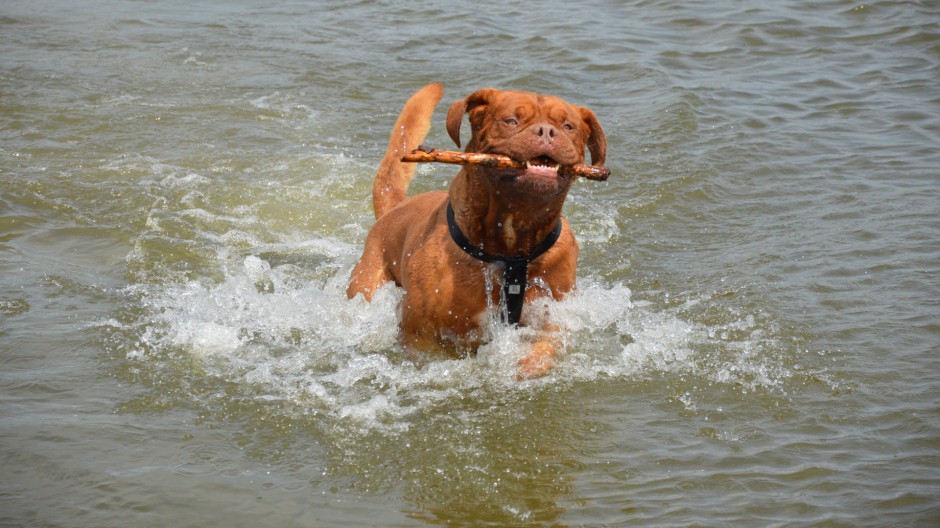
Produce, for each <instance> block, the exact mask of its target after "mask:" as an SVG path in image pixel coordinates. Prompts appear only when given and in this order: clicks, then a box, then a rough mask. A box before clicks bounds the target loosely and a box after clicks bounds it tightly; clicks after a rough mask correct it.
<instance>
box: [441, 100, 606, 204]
mask: <svg viewBox="0 0 940 528" xmlns="http://www.w3.org/2000/svg"><path fill="white" fill-rule="evenodd" d="M465 113H466V114H469V115H470V128H471V138H470V141H469V142H468V143H467V149H466V150H467V152H485V153H488V154H502V155H504V156H509V157H510V158H512V159H514V160H516V161H523V162H527V163H528V167H527V168H526V169H485V168H479V169H478V170H480V171H482V172H484V173H485V174H486V175H488V176H490V177H493V178H497V179H498V180H499V181H500V182H501V183H503V184H504V185H509V186H511V187H513V188H516V189H518V190H520V191H523V192H527V193H530V194H532V193H535V194H543V195H557V194H561V193H563V192H565V191H567V189H568V187H569V186H570V185H571V181H572V180H573V177H572V176H571V175H570V174H568V173H567V172H566V171H564V170H559V169H560V168H562V167H566V166H571V165H574V164H576V163H582V162H583V161H584V151H585V148H587V149H588V150H589V151H590V152H591V162H592V163H593V164H594V165H603V164H604V159H605V157H606V152H607V140H606V138H605V137H604V131H603V130H602V129H601V126H600V124H599V123H598V121H597V117H596V116H595V115H594V113H593V112H591V111H590V110H588V109H587V108H582V107H579V106H574V105H572V104H569V103H567V102H565V101H564V100H562V99H559V98H557V97H553V96H549V95H539V94H534V93H530V92H517V91H500V90H494V89H490V88H487V89H483V90H477V91H476V92H473V93H472V94H470V95H469V96H467V97H466V98H465V99H462V100H460V101H457V102H456V103H454V104H453V105H452V106H451V107H450V110H449V111H448V113H447V131H448V133H449V134H450V137H451V138H452V139H453V140H454V142H455V143H456V144H457V146H458V147H459V146H460V125H461V122H462V121H463V115H464V114H465Z"/></svg>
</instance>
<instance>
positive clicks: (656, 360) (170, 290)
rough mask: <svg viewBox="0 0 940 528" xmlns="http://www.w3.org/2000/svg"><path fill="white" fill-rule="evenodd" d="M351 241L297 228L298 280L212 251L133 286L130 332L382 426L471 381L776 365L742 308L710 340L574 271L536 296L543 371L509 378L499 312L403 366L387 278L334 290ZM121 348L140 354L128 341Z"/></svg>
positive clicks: (500, 386)
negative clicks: (556, 326) (187, 270)
mask: <svg viewBox="0 0 940 528" xmlns="http://www.w3.org/2000/svg"><path fill="white" fill-rule="evenodd" d="M356 249H357V248H355V247H353V246H351V245H347V244H344V243H339V242H336V241H330V240H318V241H307V243H305V244H304V250H305V251H311V252H317V253H320V252H322V254H319V255H318V256H319V257H320V258H326V259H331V260H332V265H333V266H334V267H336V268H337V269H339V271H338V272H336V273H334V274H333V275H331V276H330V277H328V278H327V279H326V280H325V281H323V282H311V281H307V280H305V279H304V277H303V273H305V271H303V270H302V269H300V268H298V267H297V266H296V265H292V264H283V265H272V264H271V263H270V262H268V261H267V260H265V259H263V258H262V257H260V256H259V255H257V254H253V255H247V256H244V257H233V256H231V255H229V254H228V250H225V251H220V257H219V258H220V260H222V261H223V266H222V268H223V270H224V273H225V276H224V279H223V280H221V281H217V282H208V281H190V282H186V283H170V284H159V285H151V286H144V287H145V288H148V289H149V291H147V292H146V296H147V298H148V306H149V310H148V312H147V314H146V315H145V316H144V317H145V318H146V319H147V321H146V323H147V327H148V331H147V332H145V334H144V335H143V336H142V338H141V340H142V341H143V342H144V344H145V345H146V348H148V349H149V350H153V351H155V353H160V351H161V350H164V349H167V348H172V349H175V350H183V351H186V352H188V353H190V354H191V355H192V357H193V358H195V359H197V360H200V361H203V362H204V363H205V365H204V366H205V367H206V368H209V369H210V370H211V372H212V373H213V375H215V376H219V377H221V378H223V379H225V380H227V381H229V382H233V383H244V384H250V385H252V386H254V387H256V388H257V389H258V393H259V394H260V395H259V398H263V399H265V400H286V401H290V402H292V403H293V404H294V405H295V406H297V408H298V409H299V412H302V413H305V414H311V413H313V414H320V415H323V416H327V417H330V418H331V419H332V420H334V422H335V424H337V425H342V426H345V427H352V428H355V429H359V428H364V429H374V428H379V429H383V430H387V431H401V430H406V429H407V428H408V427H409V423H410V421H409V420H410V418H409V417H410V416H412V415H413V414H414V413H416V412H420V411H422V410H426V409H429V408H433V407H434V406H436V405H439V404H441V403H442V402H444V403H446V402H448V401H450V400H452V399H455V398H458V399H459V398H461V397H462V395H465V394H467V393H468V392H471V391H492V390H498V391H504V392H505V391H508V392H512V391H527V390H532V389H533V387H536V388H537V387H539V386H544V385H546V384H549V385H550V384H555V383H568V382H573V381H580V380H588V381H596V380H599V379H607V378H629V377H632V376H636V375H638V374H639V375H643V376H648V375H650V374H651V373H652V374H655V373H664V374H665V375H670V374H673V373H680V374H687V373H693V374H695V375H700V376H705V377H706V378H708V379H709V380H711V381H713V382H716V383H731V384H744V386H745V387H748V388H755V387H758V386H773V385H775V384H777V383H779V381H780V379H779V377H780V376H781V375H784V374H785V373H784V372H783V371H781V370H780V369H779V368H775V367H774V366H773V365H770V364H768V363H767V362H766V359H765V358H762V357H761V355H760V354H759V353H758V352H759V347H760V346H761V344H760V343H761V341H760V339H762V337H761V334H762V331H761V329H760V328H756V325H757V323H756V322H754V320H753V318H750V319H748V318H747V317H744V318H742V320H741V321H737V322H734V323H732V325H731V326H734V328H733V330H735V331H737V332H740V331H742V330H747V329H751V335H753V336H754V338H755V340H756V341H751V340H747V339H746V340H744V341H743V342H742V341H728V340H727V339H724V340H722V339H721V338H720V337H719V335H720V334H721V333H722V332H724V331H725V329H723V328H706V327H703V326H701V325H699V324H696V323H692V322H688V321H685V320H683V319H682V318H681V317H679V316H678V315H677V313H676V312H675V311H657V310H655V309H654V308H653V307H652V305H650V304H649V303H643V302H636V303H635V302H633V301H632V299H631V295H632V294H631V291H630V289H629V288H628V287H626V286H624V285H622V284H603V283H600V282H598V281H593V280H591V279H585V280H582V281H581V283H580V285H579V287H580V289H579V291H578V293H576V294H574V295H571V296H569V298H568V299H566V300H564V301H562V302H548V303H546V304H545V305H544V309H545V311H546V312H547V313H548V317H550V318H551V319H552V320H553V321H554V322H557V323H560V324H563V325H564V326H565V327H566V328H567V331H566V334H565V335H566V339H567V342H568V346H567V353H566V354H564V355H563V356H562V357H561V360H560V362H559V366H558V368H557V369H555V371H554V372H553V373H552V374H550V375H549V376H548V377H546V378H543V379H541V380H536V381H532V382H519V381H517V380H516V379H515V372H516V370H515V363H516V361H518V360H519V359H520V358H521V357H523V355H524V354H525V353H526V351H527V347H528V345H527V343H528V339H529V338H530V337H531V335H532V330H529V329H524V328H523V329H517V328H510V327H506V326H503V325H494V326H493V327H492V328H491V329H490V337H491V339H490V341H489V343H487V344H486V345H484V346H483V347H481V349H480V350H479V352H478V355H477V357H476V358H474V359H467V360H452V359H439V360H432V361H430V362H429V363H427V364H424V365H422V366H417V365H415V364H413V363H412V362H411V361H409V360H408V359H406V356H405V354H404V353H403V351H402V350H401V348H400V347H399V344H398V329H397V304H398V302H399V300H400V298H401V291H400V289H398V288H396V287H395V286H394V285H391V284H389V285H386V286H384V287H383V288H381V289H380V290H379V291H378V292H377V294H376V296H375V298H374V299H373V301H372V302H371V303H367V302H365V301H364V300H363V299H362V298H361V297H359V298H356V299H353V300H347V299H346V295H345V285H346V278H347V276H348V271H349V269H350V267H351V265H352V262H353V261H354V259H355V256H356ZM294 250H297V248H294ZM729 330H731V329H730V328H729ZM716 341H721V342H722V343H724V350H725V352H726V353H727V352H728V351H730V357H729V358H728V359H727V360H723V361H717V362H713V363H710V361H711V360H710V359H709V358H705V357H703V352H701V351H700V349H701V348H702V347H707V346H709V345H712V344H714V343H715V342H716ZM128 359H129V360H136V361H146V360H147V358H146V355H145V354H140V353H139V352H135V353H134V354H133V355H131V354H128ZM684 403H685V402H684ZM685 404H686V405H687V406H688V405H694V403H692V402H691V401H690V403H685Z"/></svg>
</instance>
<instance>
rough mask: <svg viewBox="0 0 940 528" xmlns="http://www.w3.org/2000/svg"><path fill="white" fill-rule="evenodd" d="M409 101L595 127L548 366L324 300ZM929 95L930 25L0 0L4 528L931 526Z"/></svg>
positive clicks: (879, 4)
mask: <svg viewBox="0 0 940 528" xmlns="http://www.w3.org/2000/svg"><path fill="white" fill-rule="evenodd" d="M431 81H443V82H444V83H445V87H446V94H445V100H444V103H442V105H441V108H439V109H438V112H437V114H436V115H435V122H434V127H433V129H432V131H431V134H430V136H429V138H428V141H427V142H428V144H430V145H433V146H437V147H438V148H450V146H451V143H450V142H449V139H448V137H447V134H446V132H445V131H444V110H445V109H446V104H449V102H451V101H454V100H456V99H458V98H461V97H463V96H465V95H467V94H469V93H470V92H471V91H473V90H475V89H477V88H481V87H487V86H493V87H499V88H513V89H525V90H531V91H537V92H543V93H551V94H554V95H558V96H561V97H563V98H565V99H567V100H569V101H571V102H573V103H576V104H580V105H584V106H587V107H590V108H591V109H593V110H594V111H595V112H596V113H597V115H598V116H599V118H600V120H601V123H602V125H603V126H604V129H605V131H606V134H607V138H608V141H609V150H608V156H607V160H608V165H609V166H610V168H611V169H612V171H613V176H612V177H611V179H610V180H609V181H608V182H606V183H600V182H591V181H579V182H576V184H575V186H574V187H573V189H572V191H571V194H570V197H569V199H568V202H567V204H566V209H565V214H566V216H567V217H568V219H569V220H570V221H571V223H572V226H573V228H574V230H575V233H576V235H577V237H578V239H579V241H580V243H581V248H582V252H581V260H580V263H579V279H578V280H579V290H578V292H577V293H576V294H575V295H572V296H571V297H569V298H567V299H565V300H564V301H562V302H559V303H556V304H553V305H551V306H550V307H549V308H550V311H551V314H552V317H553V318H555V319H557V320H558V321H559V322H563V323H564V324H565V325H566V327H567V328H568V336H567V340H568V347H567V350H566V353H565V355H564V357H563V359H562V360H561V361H560V365H559V367H558V368H557V369H556V371H554V372H553V374H552V375H550V376H548V377H546V378H544V379H540V380H534V381H529V382H517V381H515V379H514V377H513V374H514V371H513V369H512V366H513V364H514V363H515V361H517V360H518V359H519V357H521V355H522V354H523V353H524V351H525V347H524V342H525V339H526V335H525V332H524V331H520V330H515V329H509V328H503V327H497V328H494V329H493V330H492V332H491V334H492V335H491V340H490V342H489V344H487V345H486V346H485V347H483V349H481V351H480V353H479V355H478V357H476V358H474V359H469V360H462V361H445V360H441V361H434V362H431V363H430V364H428V365H425V366H423V367H421V368H419V367H417V366H415V365H414V364H412V363H410V362H409V361H407V360H406V359H405V358H404V354H403V352H402V350H401V349H400V347H399V345H398V342H397V329H396V315H395V311H396V304H397V302H398V299H399V298H400V292H398V291H396V290H395V289H394V288H391V287H390V288H386V289H383V290H382V291H381V292H380V294H379V295H378V296H377V298H376V300H375V302H373V303H372V304H366V303H364V302H362V301H361V300H354V301H348V300H346V298H345V293H344V290H345V286H346V280H347V278H348V274H349V272H350V270H351V268H352V266H353V264H354V263H355V261H356V259H357V258H358V256H359V254H360V251H361V247H362V243H363V240H364V238H365V235H366V233H367V232H368V230H369V228H370V226H371V225H372V222H373V219H372V210H371V197H370V192H371V186H372V178H373V175H374V172H375V169H376V167H377V164H378V162H379V160H380V158H381V156H382V154H383V152H384V149H385V144H386V142H387V138H388V134H389V133H390V132H391V128H392V124H393V123H394V120H395V117H396V116H397V114H398V112H399V110H400V109H401V106H402V104H403V103H404V101H405V100H406V99H407V98H408V96H409V95H410V94H411V93H413V92H414V91H415V90H416V89H418V88H419V87H420V86H422V85H423V84H425V83H427V82H431ZM938 87H940V6H938V4H937V3H934V2H929V1H922V2H885V1H874V2H868V3H860V2H846V1H824V2H816V1H810V0H794V1H784V2H734V1H727V0H719V1H710V2H681V3H680V2H666V1H660V0H650V1H631V2H613V1H600V0H599V1H587V2H577V3H575V2H558V1H552V2H541V3H538V4H535V3H532V4H521V3H511V2H479V3H463V2H452V1H443V0H442V1H429V2H420V3H409V4H407V5H406V4H404V3H400V2H352V3H340V2H276V1H272V0H261V1H257V2H248V1H233V2H204V3H195V4H194V3H192V2H181V1H176V0H174V1H164V2H143V1H123V2H118V1H101V2H86V1H70V2H65V1H49V0H33V1H29V2H26V1H22V0H7V1H5V2H3V4H2V5H0V525H2V526H33V527H37V526H38V527H42V526H67V527H109V526H114V527H125V526H180V527H185V526H194V527H197V526H198V527H204V526H246V527H253V526H392V527H395V526H423V525H442V526H444V525H446V526H545V525H551V526H736V527H741V526H754V527H766V526H851V527H858V526H873V527H874V526H879V527H880V526H937V525H940V301H938V299H940V88H938ZM454 173H455V169H454V168H453V167H448V166H440V165H436V166H430V165H423V166H421V167H420V168H419V170H418V174H417V176H416V178H415V180H414V183H413V185H412V191H413V192H419V191H425V190H431V189H442V188H445V187H446V186H447V185H448V183H449V181H450V178H451V177H452V175H453V174H454Z"/></svg>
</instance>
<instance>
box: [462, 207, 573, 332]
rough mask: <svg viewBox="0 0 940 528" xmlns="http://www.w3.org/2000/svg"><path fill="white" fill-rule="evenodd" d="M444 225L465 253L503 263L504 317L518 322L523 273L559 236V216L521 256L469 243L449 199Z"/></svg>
mask: <svg viewBox="0 0 940 528" xmlns="http://www.w3.org/2000/svg"><path fill="white" fill-rule="evenodd" d="M447 228H448V229H449V230H450V238H451V239H453V241H454V243H456V244H457V246H459V247H460V249H462V250H464V252H465V253H467V254H468V255H470V256H471V257H473V258H475V259H477V260H480V261H483V262H486V263H489V264H499V265H501V266H502V267H503V299H505V301H506V309H505V311H504V312H503V321H505V322H507V323H509V324H519V319H520V318H521V317H522V299H523V298H524V297H525V288H526V274H527V273H528V270H529V263H530V262H532V261H533V260H535V259H537V258H539V257H540V256H542V254H544V253H545V252H546V251H548V250H549V248H551V247H552V246H553V245H554V244H555V242H556V241H557V240H558V237H559V236H560V235H561V220H558V225H556V226H555V229H553V230H552V232H551V233H549V234H548V236H547V237H545V239H544V240H542V241H541V242H539V245H537V246H535V249H533V250H532V253H530V254H528V255H526V256H523V257H505V256H503V255H490V254H489V253H487V252H485V251H483V250H482V249H480V248H478V247H476V246H474V245H473V244H471V243H470V241H469V240H467V237H466V236H465V235H464V234H463V232H462V231H461V230H460V228H459V227H457V222H456V220H454V208H453V207H451V206H450V202H447Z"/></svg>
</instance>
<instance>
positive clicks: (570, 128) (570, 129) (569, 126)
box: [561, 123, 575, 132]
mask: <svg viewBox="0 0 940 528" xmlns="http://www.w3.org/2000/svg"><path fill="white" fill-rule="evenodd" d="M561 127H562V128H564V129H565V130H567V131H568V132H574V129H575V126H574V125H572V124H571V123H565V124H564V125H561Z"/></svg>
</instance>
